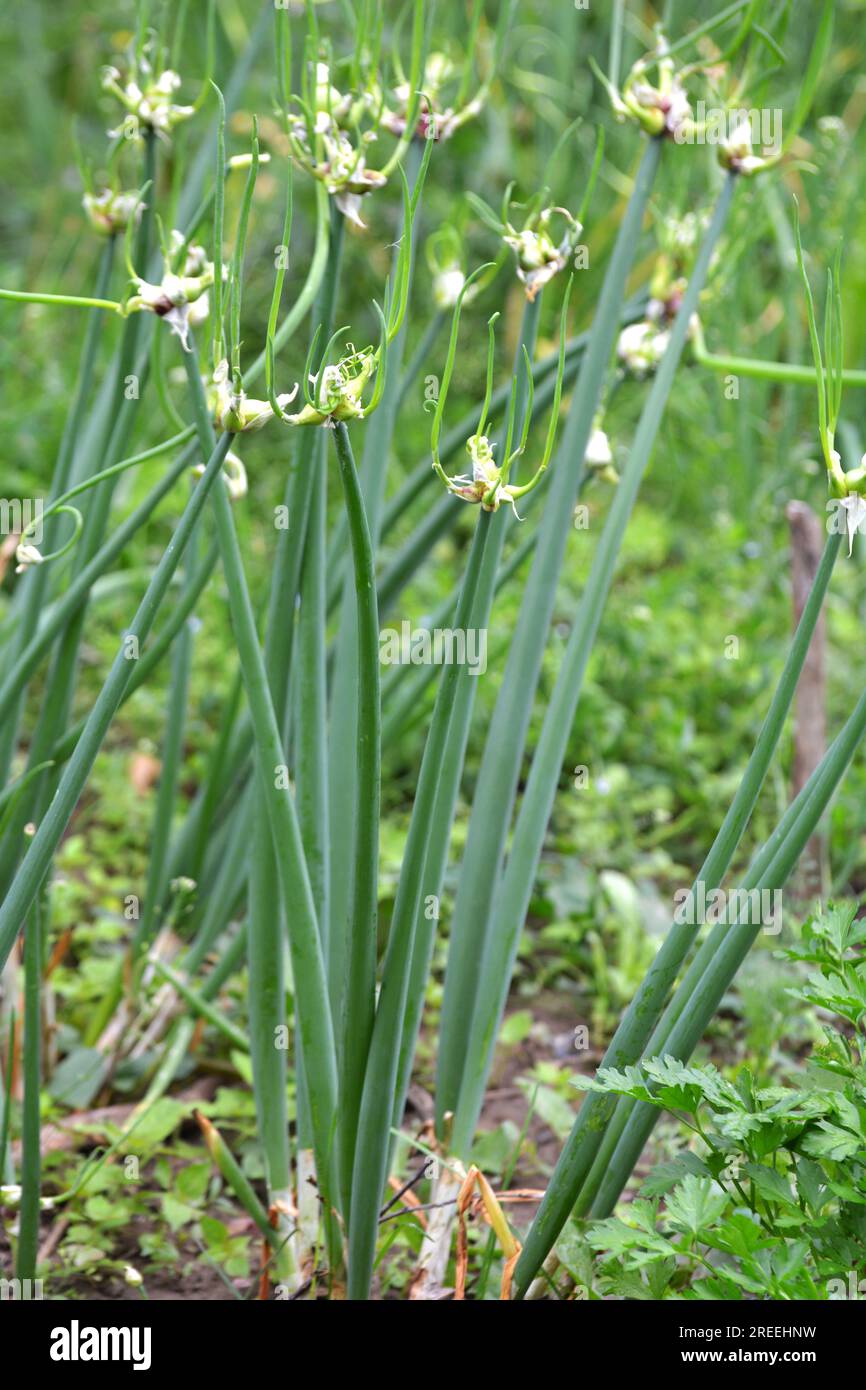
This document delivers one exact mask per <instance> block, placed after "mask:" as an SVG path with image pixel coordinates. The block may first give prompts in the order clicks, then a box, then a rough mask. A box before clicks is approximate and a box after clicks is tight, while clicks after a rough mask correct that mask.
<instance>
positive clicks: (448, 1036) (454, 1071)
mask: <svg viewBox="0 0 866 1390" xmlns="http://www.w3.org/2000/svg"><path fill="white" fill-rule="evenodd" d="M660 158H661V146H660V143H659V142H658V141H655V140H654V141H650V143H649V144H648V145H647V148H646V150H645V152H644V155H643V158H642V160H641V163H640V167H639V169H638V173H637V177H636V179H635V184H634V188H633V190H632V193H631V197H630V199H629V203H628V207H627V209H626V213H625V217H624V218H623V222H622V225H621V227H620V231H619V235H618V237H617V240H616V245H615V247H614V250H613V253H612V255H611V259H610V263H609V265H608V268H607V272H606V274H605V279H604V285H603V287H602V292H601V297H600V300H599V305H598V310H597V313H596V317H595V323H594V325H593V333H592V335H591V337H590V342H589V346H588V347H587V350H586V352H585V354H584V356H583V359H582V362H581V366H580V373H579V376H578V381H577V385H576V387H575V391H574V396H573V398H572V403H571V408H570V410H569V415H568V421H567V424H566V428H565V432H564V435H563V438H562V441H561V443H560V445H559V448H558V449H557V453H556V459H555V461H554V463H553V464H552V466H551V469H550V479H551V481H550V493H549V496H548V498H547V502H546V504H545V509H544V517H543V520H542V523H541V529H540V532H539V544H538V546H537V548H536V552H535V557H534V560H533V566H532V570H531V573H530V576H529V580H528V581H527V586H526V590H525V592H524V597H523V602H522V604H521V609H520V615H519V618H518V625H517V630H516V632H515V636H514V640H513V642H512V644H511V647H510V650H509V654H508V660H507V663H506V668H505V671H504V673H503V678H502V683H501V686H500V690H499V694H498V697H497V701H496V707H495V709H494V713H493V718H492V720H491V723H490V727H489V730H488V733H487V740H486V743H485V748H484V754H483V757H482V761H481V767H480V770H479V774H478V781H477V783H476V787H475V797H474V800H473V807H472V816H471V819H470V823H469V833H468V837H467V842H466V849H465V853H464V856H463V863H462V867H461V873H460V880H459V884H458V890H457V900H456V903H455V908H454V920H453V922H452V927H451V940H450V945H449V954H448V969H447V974H446V982H445V997H444V999H443V1004H442V1022H441V1031H440V1037H441V1043H440V1054H439V1066H438V1071H437V1081H436V1117H437V1127H438V1129H439V1132H440V1134H441V1133H442V1129H443V1121H444V1116H445V1114H446V1113H447V1112H449V1111H451V1112H456V1111H457V1109H458V1103H459V1102H461V1100H462V1106H461V1109H462V1113H463V1116H464V1118H465V1123H463V1124H462V1125H461V1127H460V1128H458V1129H456V1130H455V1137H454V1141H453V1142H455V1143H459V1144H460V1145H461V1146H463V1148H465V1146H466V1144H468V1142H469V1139H470V1131H471V1129H472V1128H473V1126H474V1122H475V1115H474V1111H475V1109H476V1105H477V1100H476V1097H477V1091H478V1084H479V1083H481V1084H483V1081H482V1073H481V1066H482V1063H481V1060H480V1058H479V1056H478V1054H477V1053H476V1052H473V1051H471V1050H470V1049H471V1045H470V1033H471V1031H472V1030H473V1026H474V1018H475V1011H476V999H477V995H478V990H479V981H480V980H482V979H484V981H485V991H490V990H495V991H496V992H497V993H499V992H501V990H502V988H503V985H504V987H506V988H507V981H506V977H505V976H504V975H503V976H493V975H492V974H491V973H490V969H491V966H490V965H485V966H482V960H483V959H484V954H485V951H486V950H487V949H488V947H487V942H488V936H489V934H490V933H491V932H492V931H493V930H494V929H495V931H496V932H497V933H498V932H499V931H500V928H499V925H498V924H493V914H492V902H493V885H494V884H495V883H496V881H497V878H498V875H499V873H500V871H501V865H502V859H503V854H504V849H505V840H506V835H507V832H508V826H509V821H510V818H511V812H512V807H513V805H514V800H515V797H516V794H517V786H518V780H519V776H520V768H521V763H522V759H523V752H524V748H525V744H526V737H527V732H528V728H529V720H530V716H531V712H532V702H533V697H534V693H535V689H536V686H537V683H538V677H539V673H540V670H541V663H542V660H543V656H544V648H545V643H546V641H547V634H548V630H549V625H550V620H551V616H552V613H553V605H554V602H555V595H556V584H557V579H558V577H559V573H560V570H561V567H562V560H563V556H564V554H565V548H566V544H567V541H568V536H569V533H570V531H571V529H572V514H573V511H574V503H575V501H576V499H577V495H578V491H579V488H580V484H581V479H582V477H583V471H584V463H583V461H584V455H585V453H586V446H587V443H588V441H589V437H590V432H591V430H592V425H593V420H594V417H595V413H596V411H597V409H598V402H599V399H600V397H601V392H602V389H603V386H604V380H605V376H606V374H607V371H608V367H609V363H610V357H611V352H612V350H613V343H614V337H615V334H616V331H617V328H618V325H619V320H620V313H621V307H622V301H623V296H624V293H625V285H626V279H627V276H628V271H629V268H630V266H631V263H632V260H633V258H634V255H635V249H636V246H637V243H638V239H639V235H640V229H641V225H642V222H643V218H644V214H645V212H646V207H647V203H648V200H649V196H650V192H651V190H652V186H653V182H654V179H655V175H656V171H657V169H658V165H659V160H660ZM641 471H642V469H641ZM624 488H625V484H621V486H620V491H619V492H618V494H617V500H618V499H620V498H621V499H622V502H621V513H622V514H624V515H625V516H627V508H626V505H625V501H626V494H625V491H624ZM628 509H630V507H629V508H628ZM612 510H613V509H612ZM622 524H623V525H624V520H623V522H622ZM609 533H610V528H608V530H607V531H606V532H605V535H606V536H607V535H608V534H609ZM611 539H612V542H613V544H614V546H615V547H616V548H618V541H619V535H618V533H617V534H615V535H613V536H612V537H611ZM614 557H615V550H614ZM611 570H612V562H611ZM599 571H600V566H599V567H598V571H597V572H599ZM608 582H609V579H608ZM605 592H606V589H605V590H604V591H603V592H601V593H599V595H597V596H596V597H597V598H598V600H599V602H603V598H604V593H605ZM593 611H594V610H590V609H588V607H587V600H586V598H585V599H584V603H583V605H582V608H581V612H582V613H588V614H589V613H592V612H593ZM596 622H597V617H596ZM590 640H591V638H590ZM557 688H558V689H559V686H558V687H557ZM575 699H576V696H575ZM572 717H573V710H572ZM569 725H570V721H569ZM545 727H547V726H545ZM567 733H568V729H567V728H566V729H564V730H563V734H564V737H566V738H567ZM536 761H537V759H536ZM560 766H561V759H560V762H559V764H558V765H557V777H558V771H559V767H560ZM549 775H550V774H548V776H549ZM553 785H554V787H555V781H554V783H553ZM548 814H549V810H548ZM546 821H547V816H546V815H545V818H544V823H543V824H541V825H540V833H541V834H543V832H544V827H545V825H546ZM528 872H529V875H530V878H529V886H530V887H531V879H532V875H533V874H534V865H533V866H532V867H531V868H529V869H528ZM522 896H523V895H522V894H521V900H522ZM491 924H493V925H491ZM489 950H490V951H491V953H492V952H493V947H492V946H491V947H490V948H489ZM500 956H501V957H502V958H503V959H504V960H507V959H508V958H509V956H510V951H506V952H500ZM487 1013H488V1014H489V1013H490V1008H489V1005H488V1009H487ZM487 1026H489V1023H488V1025H487ZM469 1058H471V1059H472V1075H471V1077H470V1076H467V1078H466V1083H465V1084H466V1086H467V1088H469V1090H471V1091H472V1094H471V1095H470V1094H469V1090H467V1095H466V1098H465V1099H463V1098H462V1096H461V1091H462V1089H463V1086H464V1080H463V1078H464V1070H465V1068H466V1063H467V1059H469ZM483 1080H484V1081H486V1070H485V1071H484V1073H483ZM460 1151H461V1150H459V1149H455V1152H460Z"/></svg>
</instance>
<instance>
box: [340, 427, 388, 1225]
mask: <svg viewBox="0 0 866 1390" xmlns="http://www.w3.org/2000/svg"><path fill="white" fill-rule="evenodd" d="M334 442H335V444H336V450H337V459H338V461H339V465H340V479H341V482H342V484H343V497H344V500H345V504H346V515H347V517H348V520H349V538H350V541H351V546H352V564H353V568H354V575H355V601H356V614H355V631H356V633H357V642H358V677H357V680H358V684H357V692H358V693H357V724H356V729H355V750H356V767H357V777H356V781H355V816H354V823H355V840H354V844H353V845H352V846H351V850H350V853H351V859H352V877H353V889H352V923H351V928H350V931H349V942H348V951H347V955H346V971H347V976H346V986H345V1001H346V1002H345V1013H344V1016H343V1028H344V1032H343V1043H342V1048H341V1050H340V1058H341V1065H340V1071H341V1087H340V1155H341V1173H342V1182H343V1193H344V1196H343V1201H344V1207H343V1219H344V1221H346V1223H347V1225H348V1224H349V1222H350V1212H349V1203H350V1201H351V1182H352V1164H353V1160H354V1156H355V1131H356V1127H357V1120H358V1112H359V1109H360V1105H361V1093H362V1090H363V1084H364V1073H365V1070H366V1064H367V1050H368V1048H369V1045H370V1035H371V1033H372V1030H373V1011H374V1003H375V990H376V923H377V920H378V888H379V805H380V800H381V760H380V737H381V729H380V724H381V710H380V702H379V608H378V604H377V601H376V567H375V562H374V559H373V547H372V543H371V540H370V530H369V527H368V525H367V514H366V511H365V509H364V499H363V497H362V495H361V486H360V483H359V481H358V473H357V470H356V468H355V460H354V458H353V456H352V446H351V444H350V442H349V431H348V430H347V428H346V426H345V425H344V424H343V423H342V422H340V423H338V424H337V426H336V428H335V430H334Z"/></svg>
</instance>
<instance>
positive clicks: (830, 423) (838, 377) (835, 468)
mask: <svg viewBox="0 0 866 1390" xmlns="http://www.w3.org/2000/svg"><path fill="white" fill-rule="evenodd" d="M795 231H796V239H797V264H798V266H799V268H800V277H801V279H802V281H803V288H804V291H805V295H806V312H807V316H808V320H809V340H810V342H811V345H812V356H813V358H814V361H815V373H816V378H817V383H818V436H819V438H820V441H821V450H822V453H823V455H824V462H825V464H826V466H827V475H828V478H829V481H830V486H831V488H832V490H833V492H834V493H835V494H836V495H837V496H839V497H845V496H846V495H847V493H848V491H849V485H848V480H847V479H846V475H845V472H844V470H843V468H842V461H841V459H840V457H839V454H838V452H837V450H836V447H835V439H836V426H837V424H838V420H839V411H840V409H841V404H842V367H843V348H844V338H843V331H842V294H841V288H840V282H839V266H840V254H841V253H837V256H836V261H835V265H834V266H833V267H832V268H831V269H829V270H828V272H827V299H826V304H825V309H824V351H823V354H822V351H821V340H820V338H819V335H818V322H817V318H816V314H815V301H814V299H813V297H812V287H811V285H810V283H809V276H808V273H807V271H806V262H805V259H804V256H803V243H802V239H801V237H800V219H799V217H797V218H796V220H795Z"/></svg>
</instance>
